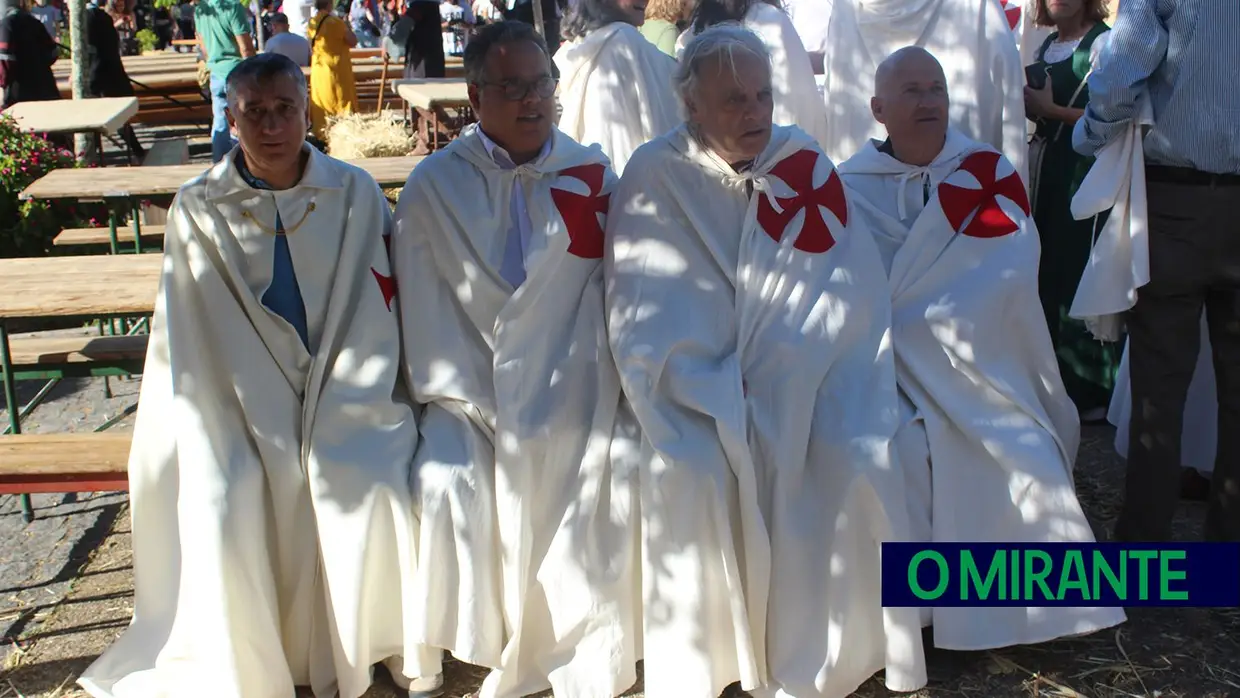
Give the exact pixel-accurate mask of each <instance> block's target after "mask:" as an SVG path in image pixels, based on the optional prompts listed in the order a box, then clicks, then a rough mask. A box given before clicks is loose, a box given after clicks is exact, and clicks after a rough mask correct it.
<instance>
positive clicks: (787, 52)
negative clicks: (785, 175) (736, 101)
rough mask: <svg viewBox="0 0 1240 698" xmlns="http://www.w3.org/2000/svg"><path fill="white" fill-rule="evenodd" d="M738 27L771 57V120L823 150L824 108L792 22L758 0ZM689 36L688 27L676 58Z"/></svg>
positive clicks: (691, 38) (810, 65) (802, 46)
mask: <svg viewBox="0 0 1240 698" xmlns="http://www.w3.org/2000/svg"><path fill="white" fill-rule="evenodd" d="M742 24H743V25H744V27H745V28H746V29H748V30H749V31H751V32H753V33H754V34H757V35H758V38H760V39H762V43H763V44H764V45H766V50H767V52H768V53H770V55H771V90H772V92H773V93H774V94H773V95H772V97H773V101H774V102H775V108H774V110H773V111H772V112H771V120H772V121H774V122H775V123H777V124H780V125H781V126H797V127H799V128H800V129H801V130H802V131H804V132H806V133H808V134H809V135H810V136H811V137H812V138H813V139H814V140H815V141H817V142H818V147H820V148H823V149H824V150H825V149H826V147H827V140H826V139H827V137H828V136H829V133H828V131H827V110H826V105H825V104H824V103H823V101H822V92H821V91H819V89H818V83H817V82H816V80H815V78H814V66H813V64H812V63H810V60H809V53H808V52H807V51H806V50H805V46H804V45H803V44H802V43H801V38H800V37H799V36H798V35H797V30H796V28H795V27H794V26H793V25H792V20H791V19H789V17H788V15H787V14H786V13H785V12H784V11H783V10H781V9H779V8H778V7H774V6H772V5H769V4H767V3H766V2H764V1H763V0H759V1H758V2H755V3H754V4H753V5H752V6H751V7H750V8H749V11H748V12H746V13H745V20H744V21H743V22H742ZM693 36H694V33H693V28H692V27H690V28H689V29H686V30H685V31H684V32H683V33H682V34H681V35H680V37H679V38H678V39H677V47H676V55H677V56H678V57H679V56H680V55H681V53H682V52H683V50H684V47H685V46H687V45H688V44H689V42H690V41H692V40H693Z"/></svg>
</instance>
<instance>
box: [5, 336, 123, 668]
mask: <svg viewBox="0 0 1240 698" xmlns="http://www.w3.org/2000/svg"><path fill="white" fill-rule="evenodd" d="M80 332H81V331H80V330H69V331H60V332H55V333H52V334H73V333H80ZM41 334H49V333H41ZM109 382H110V384H111V386H112V398H110V399H109V398H107V397H105V396H104V386H103V379H102V378H81V379H64V380H62V381H61V382H60V384H59V385H57V386H56V388H54V389H53V390H52V392H51V393H50V394H49V395H48V396H47V398H46V399H45V400H44V402H43V404H42V405H40V406H39V407H38V408H36V409H35V411H34V412H33V413H31V414H30V415H29V416H27V417H26V418H25V419H24V420H22V431H23V432H25V433H31V434H33V433H56V432H84V431H91V430H93V429H95V428H96V427H98V426H100V425H101V424H103V423H104V422H106V421H107V420H108V419H109V418H110V417H112V416H113V415H115V414H118V413H119V412H121V411H122V410H124V409H125V408H126V407H127V406H129V405H131V404H133V403H134V402H135V401H136V400H137V398H138V387H139V385H140V382H139V381H138V380H136V379H116V378H113V379H110V380H109ZM41 385H42V383H41V382H39V381H22V382H20V383H18V391H17V392H18V401H19V402H21V403H22V404H26V402H27V401H28V400H30V399H31V398H32V397H33V396H34V394H35V393H36V392H37V391H38V390H39V388H40V387H41ZM8 409H9V407H8V405H7V404H5V403H4V398H3V394H2V393H0V425H3V426H0V429H3V428H5V427H7V426H8V420H9V416H8ZM132 422H133V417H132V416H130V417H127V418H126V419H125V420H123V421H121V422H119V423H118V424H116V425H115V426H113V427H112V429H119V430H129V429H132V428H133V426H132ZM0 438H3V437H0ZM127 499H128V498H127V496H126V495H125V494H124V493H117V492H111V493H107V492H105V493H80V494H72V493H71V494H36V495H33V496H32V502H33V506H34V511H35V520H34V521H32V522H31V523H26V522H25V521H24V520H23V518H22V511H21V505H20V500H19V497H17V496H15V495H4V496H0V666H8V665H9V663H10V661H11V660H12V659H13V654H14V653H20V652H21V651H22V649H21V646H20V644H19V643H17V642H16V640H17V639H18V638H19V637H21V636H22V635H24V634H29V633H31V632H32V631H35V630H37V628H38V626H39V625H40V623H41V622H43V620H44V619H45V617H46V615H47V614H48V613H49V612H50V611H51V609H52V608H53V607H54V606H55V605H56V604H57V603H59V602H60V601H61V600H62V599H64V598H65V595H66V594H67V593H68V592H69V590H70V587H71V585H72V583H73V581H74V578H75V577H76V576H77V574H78V572H79V571H80V570H81V568H82V566H83V565H84V564H85V562H86V561H87V559H88V558H89V555H90V553H91V551H92V550H93V549H94V548H95V546H96V545H98V544H99V542H100V541H101V540H103V538H104V537H106V536H107V535H108V533H109V531H111V529H112V525H113V524H114V523H115V522H116V518H117V516H118V515H119V514H120V513H121V511H122V509H123V507H124V504H125V502H126V501H127Z"/></svg>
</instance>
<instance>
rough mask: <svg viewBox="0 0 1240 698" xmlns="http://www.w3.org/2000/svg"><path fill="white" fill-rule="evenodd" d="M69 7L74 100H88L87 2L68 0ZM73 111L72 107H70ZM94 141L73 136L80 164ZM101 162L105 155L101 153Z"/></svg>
mask: <svg viewBox="0 0 1240 698" xmlns="http://www.w3.org/2000/svg"><path fill="white" fill-rule="evenodd" d="M67 5H68V7H69V43H70V44H72V45H73V76H72V78H71V79H70V84H71V85H72V86H73V98H74V99H85V98H86V81H87V74H86V71H87V66H88V64H87V57H88V55H89V52H90V51H89V47H88V46H87V41H86V0H68V3H67ZM69 108H70V109H72V107H69ZM93 143H94V139H93V138H91V137H90V135H89V134H85V133H78V134H75V135H74V136H73V152H74V154H75V155H76V156H77V159H78V161H79V162H85V160H86V157H87V154H88V152H89V151H90V148H91V147H92V146H93ZM99 159H100V161H102V160H103V153H99Z"/></svg>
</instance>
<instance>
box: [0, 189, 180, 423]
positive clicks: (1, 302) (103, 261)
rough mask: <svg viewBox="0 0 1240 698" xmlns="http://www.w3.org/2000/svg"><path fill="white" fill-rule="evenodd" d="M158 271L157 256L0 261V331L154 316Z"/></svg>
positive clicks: (160, 262)
mask: <svg viewBox="0 0 1240 698" xmlns="http://www.w3.org/2000/svg"><path fill="white" fill-rule="evenodd" d="M118 169H120V168H118ZM162 271H163V255H157V254H127V255H85V256H80V257H33V258H24V257H19V258H12V259H0V326H2V325H3V323H4V321H5V320H14V319H18V318H45V317H100V316H104V315H141V314H145V313H151V312H154V310H155V294H156V291H157V289H158V288H159V276H160V273H161V272H162ZM0 332H3V330H0ZM10 404H12V403H10ZM10 411H11V410H10Z"/></svg>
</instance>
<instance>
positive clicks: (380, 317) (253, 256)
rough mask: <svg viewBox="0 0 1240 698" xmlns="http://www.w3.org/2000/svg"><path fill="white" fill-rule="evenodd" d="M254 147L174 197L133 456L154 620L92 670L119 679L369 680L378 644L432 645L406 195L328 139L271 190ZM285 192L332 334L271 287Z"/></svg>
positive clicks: (137, 526) (279, 691) (136, 520)
mask: <svg viewBox="0 0 1240 698" xmlns="http://www.w3.org/2000/svg"><path fill="white" fill-rule="evenodd" d="M237 152H238V151H235V150H234V151H233V154H230V155H229V156H228V157H227V158H225V159H224V160H223V161H221V162H220V163H219V164H217V165H215V166H214V167H213V168H212V169H211V170H209V171H208V172H207V173H205V174H204V175H202V176H200V177H198V178H196V179H194V180H193V181H191V182H189V183H188V184H186V185H185V186H183V187H182V188H181V190H180V192H179V193H178V194H177V197H176V199H175V201H174V202H173V204H172V208H171V210H170V211H169V213H168V228H167V232H166V233H165V237H164V245H165V249H164V274H163V278H162V280H161V282H160V288H159V295H158V298H157V300H156V304H155V313H154V319H153V322H152V331H151V343H150V348H149V349H148V351H147V357H146V365H145V368H144V370H143V376H142V392H141V396H140V398H141V399H140V400H139V407H138V415H137V423H136V426H135V429H134V438H133V448H132V451H131V453H130V459H129V483H130V506H131V516H132V518H133V556H134V587H135V600H134V618H133V624H132V625H131V626H130V627H129V629H128V630H127V631H126V632H125V634H124V635H122V636H121V637H120V638H119V639H118V640H117V641H116V643H115V644H113V645H112V647H111V648H109V649H108V651H107V652H105V653H104V654H103V656H102V657H100V658H99V659H98V660H97V661H96V662H95V663H94V664H92V665H91V666H90V668H89V669H87V671H86V673H85V675H84V676H83V677H82V678H81V680H80V682H81V684H82V685H83V686H84V687H85V688H86V689H87V691H88V692H89V693H90V694H91V695H93V696H96V697H98V698H104V697H109V698H110V697H116V698H185V697H195V698H197V697H201V698H220V697H221V696H243V697H244V698H289V697H290V696H292V695H293V687H294V685H310V686H311V687H312V688H313V690H314V694H315V696H317V698H334V697H335V696H336V695H337V694H336V691H337V690H339V696H341V697H342V698H356V697H357V696H360V695H361V694H362V693H364V692H365V691H366V689H367V687H368V686H369V685H370V681H371V666H372V665H373V664H374V663H376V662H379V661H382V660H385V659H388V658H392V657H399V656H400V655H404V656H405V657H406V658H407V659H408V660H410V661H414V662H416V661H417V655H419V654H420V653H419V651H418V648H417V647H416V646H412V645H409V644H406V642H405V632H404V629H405V626H406V623H407V622H408V620H409V618H408V614H409V612H410V611H411V610H412V608H413V597H412V596H411V595H410V591H411V588H412V587H411V581H412V578H413V566H414V560H413V559H412V551H413V540H412V539H413V534H414V530H415V523H414V521H413V519H412V514H413V508H412V507H413V501H412V497H411V496H410V492H409V475H410V466H411V461H412V459H413V453H414V447H415V445H416V443H417V424H416V422H415V416H414V412H413V410H412V409H411V407H410V406H409V403H408V402H407V400H406V399H405V389H404V385H403V383H402V381H401V380H400V330H399V327H398V308H397V307H396V306H395V305H394V304H393V301H394V300H395V299H394V295H395V290H394V289H393V288H392V287H391V285H390V284H391V279H390V276H389V275H390V271H389V263H388V255H387V251H386V246H385V243H386V242H387V240H386V238H385V236H386V235H387V234H388V233H389V231H390V226H391V217H390V215H389V208H388V205H387V202H386V201H385V200H384V198H383V193H382V192H381V191H380V189H379V187H378V186H377V185H376V184H375V182H374V180H373V179H371V178H370V176H369V175H368V174H366V173H365V172H364V171H362V170H360V169H357V168H356V167H353V166H350V165H347V164H345V163H342V162H340V161H337V160H333V159H332V158H329V157H327V156H326V155H323V154H321V153H319V151H317V150H315V149H313V148H310V149H309V153H310V158H309V162H308V164H307V166H306V171H305V174H304V175H303V177H302V179H301V181H300V182H299V183H298V184H297V186H295V187H293V188H292V189H288V190H284V191H260V190H257V189H253V188H251V187H250V186H249V185H248V184H246V182H245V181H244V180H243V179H242V177H241V174H240V172H239V171H238V169H237V167H236V166H235V164H234V158H235V155H236V153H237ZM277 210H278V211H279V214H280V217H281V218H282V219H283V220H284V221H285V222H286V228H288V229H290V232H289V234H288V236H287V240H288V243H289V251H290V253H291V255H292V258H293V261H294V267H295V270H296V274H297V281H298V284H299V285H300V289H301V295H302V300H303V302H304V305H305V310H306V318H307V325H308V334H309V344H310V347H311V350H310V351H307V349H306V347H305V345H303V343H302V341H301V339H300V337H299V336H298V334H297V331H296V330H295V329H294V328H293V327H292V326H291V325H290V324H289V323H288V322H287V321H285V320H284V319H283V318H281V317H280V316H278V315H276V314H275V313H274V312H272V311H271V310H268V309H267V307H266V306H265V305H263V303H262V302H261V301H260V298H261V297H262V295H263V294H264V292H265V291H266V289H267V288H268V286H269V285H270V284H271V281H272V268H273V256H274V250H275V239H276V238H275V236H274V235H272V234H270V233H268V232H266V231H264V230H262V229H261V228H260V227H259V225H258V224H257V223H256V221H262V222H264V224H265V225H267V226H269V227H273V226H274V225H275V218H276V213H277ZM303 220H304V222H302V223H301V224H300V225H298V222H299V221H303ZM294 226H296V229H295V230H292V229H293V227H294ZM391 666H392V668H393V670H394V673H398V674H399V673H400V672H401V671H403V668H402V667H401V666H400V664H399V662H398V661H396V662H392V664H391ZM413 671H414V673H413V674H412V675H415V676H416V675H417V674H416V669H413Z"/></svg>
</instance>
